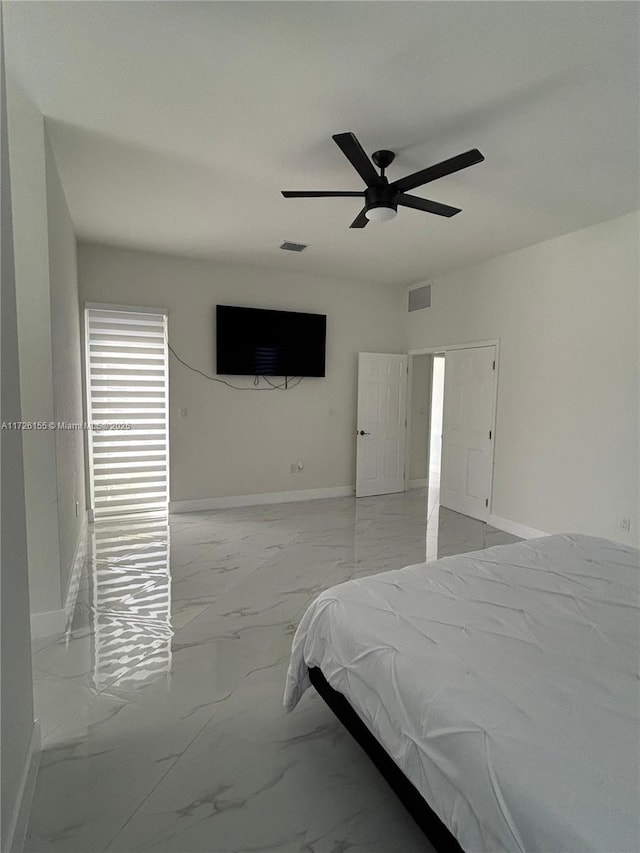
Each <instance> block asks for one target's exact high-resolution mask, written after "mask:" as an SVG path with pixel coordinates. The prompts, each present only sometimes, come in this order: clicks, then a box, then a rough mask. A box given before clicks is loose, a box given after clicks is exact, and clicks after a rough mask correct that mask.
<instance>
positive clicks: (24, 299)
mask: <svg viewBox="0 0 640 853" xmlns="http://www.w3.org/2000/svg"><path fill="white" fill-rule="evenodd" d="M8 56H9V58H10V51H8ZM7 105H8V114H9V157H10V162H11V171H12V204H13V226H14V244H15V275H16V287H17V319H18V344H19V350H20V391H21V397H22V414H23V420H25V421H35V422H44V423H47V424H48V423H49V422H52V421H53V422H55V423H57V422H58V421H65V422H69V423H74V422H81V421H82V420H83V415H82V372H81V346H80V317H79V302H78V282H77V263H76V241H75V235H74V232H73V226H72V223H71V218H70V216H69V211H68V208H67V203H66V199H65V196H64V192H63V189H62V185H61V183H60V178H59V175H58V171H57V168H56V163H55V159H54V157H53V153H52V151H51V148H50V146H49V142H48V139H47V136H46V129H45V125H44V119H43V117H42V114H41V113H40V110H39V109H38V107H37V105H36V104H35V103H34V101H33V99H32V98H31V97H30V95H29V93H28V92H27V91H26V90H25V89H24V87H23V86H22V84H21V83H20V81H19V80H18V79H17V78H16V77H15V75H12V74H11V71H10V70H9V71H8V73H7ZM83 441H84V436H83V434H82V432H81V431H64V432H58V431H57V430H49V429H47V430H28V431H25V432H24V435H23V451H24V477H25V500H26V521H27V553H28V562H29V578H30V588H31V613H32V627H33V630H34V633H35V634H36V635H43V634H48V633H56V632H58V631H62V629H63V627H64V625H63V622H64V605H65V599H66V596H67V590H68V586H69V578H70V574H71V570H72V565H73V561H74V555H75V553H76V549H77V547H78V544H79V538H80V537H81V536H82V534H83V532H84V528H83V524H82V523H83V521H84V520H85V519H86V512H85V504H86V499H85V494H84V453H83ZM76 501H78V504H79V514H78V515H77V516H76V506H75V504H76Z"/></svg>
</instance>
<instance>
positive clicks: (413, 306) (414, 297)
mask: <svg viewBox="0 0 640 853" xmlns="http://www.w3.org/2000/svg"><path fill="white" fill-rule="evenodd" d="M430 307H431V285H430V284H425V285H423V286H422V287H416V288H415V290H410V291H409V311H419V310H420V309H421V308H430Z"/></svg>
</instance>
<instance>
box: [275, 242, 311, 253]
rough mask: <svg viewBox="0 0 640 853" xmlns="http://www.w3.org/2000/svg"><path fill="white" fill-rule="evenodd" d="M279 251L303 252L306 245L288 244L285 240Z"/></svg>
mask: <svg viewBox="0 0 640 853" xmlns="http://www.w3.org/2000/svg"><path fill="white" fill-rule="evenodd" d="M280 248H281V249H284V250H285V251H286V252H303V251H304V250H305V249H306V248H307V244H306V243H290V242H289V241H288V240H285V241H284V243H283V244H282V245H281V246H280Z"/></svg>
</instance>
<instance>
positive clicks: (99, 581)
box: [26, 489, 515, 853]
mask: <svg viewBox="0 0 640 853" xmlns="http://www.w3.org/2000/svg"><path fill="white" fill-rule="evenodd" d="M511 541H515V537H513V536H510V535H509V534H506V533H503V532H501V531H497V530H494V529H492V528H490V527H488V526H487V525H485V524H482V523H481V522H476V521H473V520H472V519H468V518H465V517H464V516H461V515H458V514H457V513H453V512H451V511H449V510H446V509H441V508H439V507H438V495H437V490H436V489H432V490H431V493H427V492H426V491H425V490H414V491H411V492H405V493H403V494H399V495H388V496H383V497H372V498H361V499H358V500H356V499H355V498H337V499H327V500H320V501H307V502H303V503H291V504H277V505H272V506H258V507H243V508H238V509H225V510H220V511H215V512H203V513H187V514H183V515H176V516H172V517H171V519H170V524H169V525H167V524H166V523H162V522H158V520H157V519H155V520H152V521H149V522H145V520H140V519H138V520H136V521H135V522H120V523H117V522H110V523H105V524H96V525H94V527H93V529H92V531H91V543H90V545H89V548H88V552H87V560H86V566H85V572H84V574H83V576H82V577H81V578H80V582H79V584H78V597H77V601H76V607H75V610H74V612H73V614H72V617H71V619H70V622H69V626H68V629H67V632H66V634H65V636H64V637H63V638H61V639H57V638H46V639H45V640H43V641H42V642H38V643H35V644H34V648H33V652H34V654H33V671H34V689H35V696H36V709H37V714H38V716H39V718H40V721H41V725H42V734H43V753H42V760H41V766H40V772H39V776H38V781H37V786H36V794H35V798H34V804H33V812H32V819H31V826H30V832H29V837H28V840H27V846H26V850H27V853H45V851H47V852H48V853H67V851H75V853H98V852H99V851H110V853H134V851H154V853H161V851H164V853H258V851H260V853H360V851H362V853H414V852H415V853H418V851H425V853H430V851H431V848H430V846H429V845H428V843H427V842H426V840H425V839H424V836H423V835H422V834H421V833H420V831H419V830H418V829H417V827H416V826H415V825H414V823H413V821H412V820H411V818H410V817H409V816H408V814H407V813H406V811H405V810H404V808H403V807H402V806H401V805H400V803H399V802H398V801H397V799H396V797H395V795H394V794H393V792H392V791H391V790H390V789H389V788H388V786H387V785H386V783H385V782H384V780H383V779H382V778H381V777H380V775H379V774H378V772H377V771H376V770H375V768H374V767H373V765H372V763H371V762H370V761H369V759H368V758H367V757H366V755H364V753H363V752H362V751H361V750H360V748H359V747H358V746H357V745H356V744H355V742H354V741H353V739H352V738H351V736H350V735H348V733H347V732H346V731H345V729H344V728H343V727H342V726H341V725H340V724H339V723H338V722H337V721H336V719H335V718H334V716H333V715H332V713H331V712H330V711H329V709H328V708H327V707H326V705H325V704H324V702H322V700H321V699H320V698H319V697H318V696H317V694H315V692H314V691H309V692H308V693H307V694H306V695H305V697H304V698H303V700H302V701H301V702H300V704H299V705H298V707H297V708H296V709H295V710H294V711H293V712H292V713H291V714H288V715H287V714H285V713H284V712H283V709H282V693H283V687H284V678H285V673H286V669H287V664H288V658H289V652H290V648H291V640H292V637H293V633H294V631H295V628H296V626H297V624H298V622H299V620H300V618H301V616H302V614H303V613H304V610H305V609H306V607H307V606H308V604H309V603H310V602H311V601H312V600H313V598H314V597H315V596H316V595H317V594H318V593H319V592H320V591H321V590H323V589H326V588H327V587H329V586H332V585H334V584H338V583H342V582H344V581H347V580H349V579H350V578H353V577H361V576H363V575H367V574H375V573H378V572H380V571H385V570H388V569H394V568H401V567H402V566H405V565H410V564H413V563H420V562H424V560H425V559H427V558H428V559H436V558H437V557H440V556H444V555H446V554H454V553H462V552H465V551H470V550H476V549H479V548H483V547H487V546H489V545H494V544H501V543H503V542H505V543H506V542H511Z"/></svg>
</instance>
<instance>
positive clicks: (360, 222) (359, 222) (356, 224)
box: [349, 207, 369, 228]
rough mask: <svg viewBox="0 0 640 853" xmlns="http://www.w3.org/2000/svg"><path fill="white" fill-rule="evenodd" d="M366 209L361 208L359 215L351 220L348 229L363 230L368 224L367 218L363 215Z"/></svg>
mask: <svg viewBox="0 0 640 853" xmlns="http://www.w3.org/2000/svg"><path fill="white" fill-rule="evenodd" d="M366 209H367V208H366V207H363V208H362V210H361V211H360V213H359V214H358V215H357V216H356V218H355V219H354V220H353V222H352V223H351V225H350V226H349V228H364V226H365V225H367V223H368V222H369V220H368V219H367V217H366V216H365V215H364V214H365V211H366Z"/></svg>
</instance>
